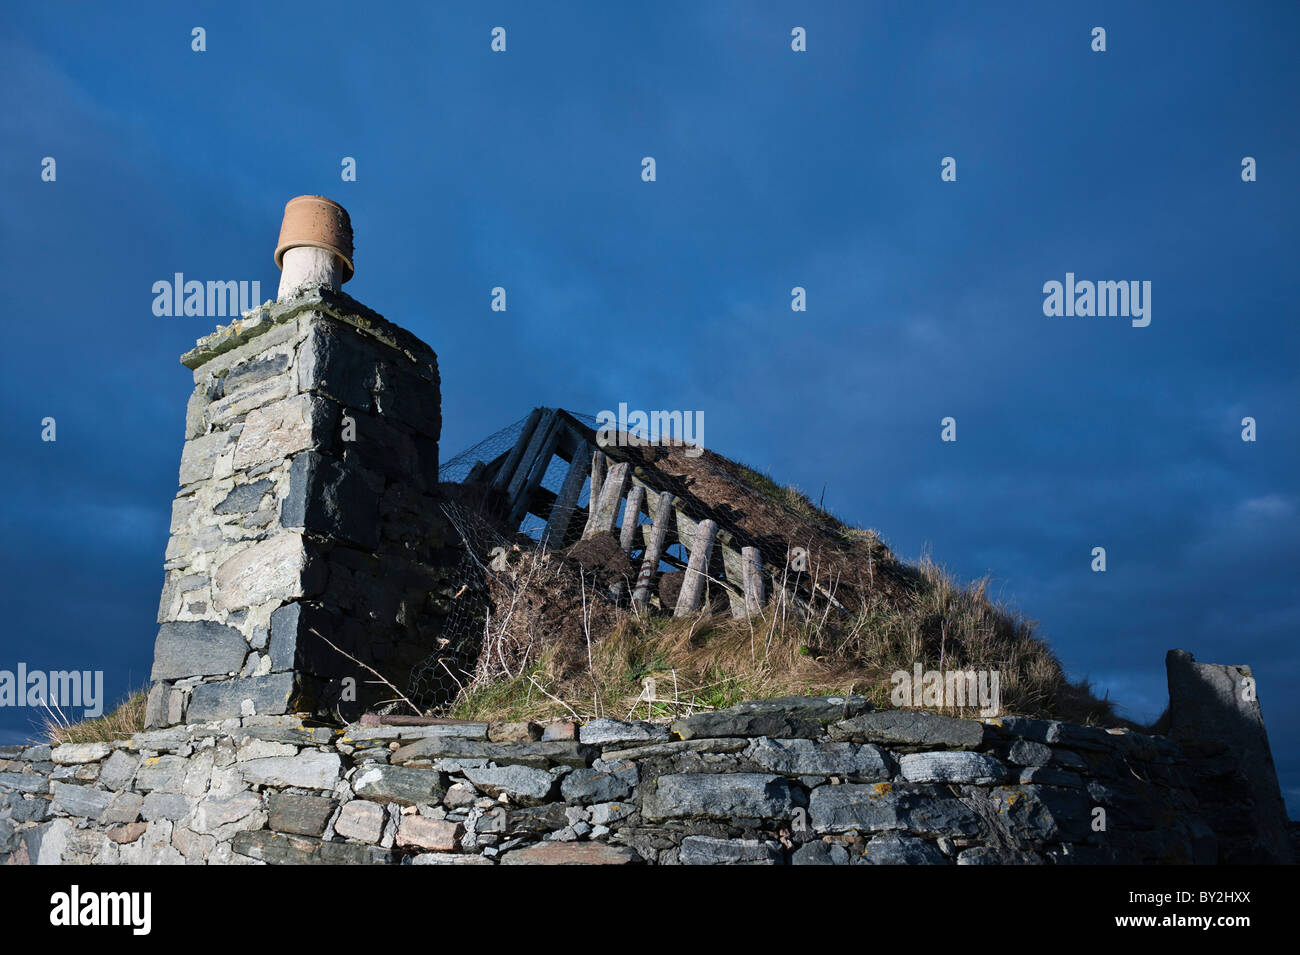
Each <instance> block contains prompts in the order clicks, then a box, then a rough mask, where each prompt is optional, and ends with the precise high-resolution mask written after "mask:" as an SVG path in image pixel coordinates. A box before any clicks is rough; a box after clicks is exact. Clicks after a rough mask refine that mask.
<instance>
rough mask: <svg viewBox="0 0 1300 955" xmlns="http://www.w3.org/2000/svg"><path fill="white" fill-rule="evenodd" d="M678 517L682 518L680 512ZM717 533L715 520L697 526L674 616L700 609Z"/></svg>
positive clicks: (681, 615) (682, 615)
mask: <svg viewBox="0 0 1300 955" xmlns="http://www.w3.org/2000/svg"><path fill="white" fill-rule="evenodd" d="M678 518H679V519H680V518H681V514H680V512H679V513H678ZM679 534H680V531H679ZM717 534H718V525H717V523H716V522H715V521H710V520H703V521H700V523H699V524H698V525H697V526H696V528H695V539H694V541H693V546H692V547H691V559H690V560H689V561H688V562H687V564H686V578H685V579H684V580H683V581H682V590H681V593H680V594H678V595H677V607H676V608H675V609H674V610H673V615H674V616H676V617H688V616H690V615H691V614H693V613H696V612H697V611H698V610H699V609H700V597H701V596H702V595H703V593H704V584H705V578H706V577H707V576H708V573H707V572H708V569H709V557H710V556H711V555H712V553H713V539H714V538H715V537H716V536H717Z"/></svg>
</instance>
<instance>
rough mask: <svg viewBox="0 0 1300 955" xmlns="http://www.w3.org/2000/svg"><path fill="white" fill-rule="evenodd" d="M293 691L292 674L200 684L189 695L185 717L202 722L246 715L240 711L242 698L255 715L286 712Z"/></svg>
mask: <svg viewBox="0 0 1300 955" xmlns="http://www.w3.org/2000/svg"><path fill="white" fill-rule="evenodd" d="M293 693H294V677H293V674H292V673H271V674H268V675H266V676H254V677H247V678H244V679H235V680H224V681H221V682H219V683H201V684H199V685H198V686H196V687H195V688H194V692H193V694H191V696H190V705H189V707H188V708H187V709H186V711H185V718H186V719H187V720H189V721H190V722H202V721H206V720H224V719H232V718H235V717H239V716H241V715H248V714H246V713H244V701H245V700H251V701H252V704H253V712H254V713H257V714H279V713H286V712H288V710H289V703H290V701H291V700H292V699H293Z"/></svg>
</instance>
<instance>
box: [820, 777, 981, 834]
mask: <svg viewBox="0 0 1300 955" xmlns="http://www.w3.org/2000/svg"><path fill="white" fill-rule="evenodd" d="M808 815H809V817H810V820H811V822H812V827H813V829H814V830H816V831H817V832H850V831H853V830H864V831H873V832H874V831H882V830H889V829H908V830H911V831H913V832H919V833H925V834H930V835H960V836H970V835H974V834H975V833H977V832H978V831H979V829H980V825H979V818H978V817H977V816H976V815H975V813H974V811H973V810H972V809H971V808H970V807H969V806H967V805H965V804H964V803H963V802H961V801H960V800H958V799H953V798H947V797H943V796H940V795H938V794H937V793H933V792H900V791H898V790H897V789H895V788H894V787H892V786H888V785H883V784H877V785H874V786H873V785H851V784H850V785H843V786H818V787H817V788H816V789H814V790H813V791H812V796H811V797H810V798H809V801H808Z"/></svg>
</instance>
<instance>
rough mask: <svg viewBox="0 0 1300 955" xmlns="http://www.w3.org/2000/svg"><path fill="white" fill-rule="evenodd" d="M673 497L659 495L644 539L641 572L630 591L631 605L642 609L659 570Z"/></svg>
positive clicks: (646, 602) (666, 493)
mask: <svg viewBox="0 0 1300 955" xmlns="http://www.w3.org/2000/svg"><path fill="white" fill-rule="evenodd" d="M674 500H675V498H674V497H673V496H672V495H671V494H669V493H668V492H667V491H664V492H663V493H661V494H660V495H659V504H658V506H657V507H656V508H655V511H654V514H653V515H651V516H652V517H653V518H654V525H653V526H652V527H651V529H650V535H649V537H648V539H647V540H646V545H645V559H644V560H642V561H641V572H640V573H639V574H638V575H637V578H636V590H635V591H634V592H633V593H632V606H633V607H634V608H636V609H637V610H644V609H645V608H646V606H647V604H649V602H650V585H651V584H652V583H653V582H654V578H655V575H656V574H657V573H658V572H659V560H660V558H661V556H662V555H663V552H664V540H665V539H666V538H667V537H668V527H669V525H670V524H671V523H672V521H673V501H674Z"/></svg>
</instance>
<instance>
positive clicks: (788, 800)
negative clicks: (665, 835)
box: [642, 773, 802, 820]
mask: <svg viewBox="0 0 1300 955" xmlns="http://www.w3.org/2000/svg"><path fill="white" fill-rule="evenodd" d="M796 795H798V796H799V797H800V798H799V800H798V801H799V802H801V801H802V794H796V792H795V791H794V790H793V789H792V788H791V786H790V782H789V780H787V779H786V778H785V777H784V776H768V775H763V774H760V773H727V774H716V775H714V774H707V773H674V774H671V775H667V776H660V777H659V778H658V779H657V780H656V781H655V783H654V789H653V792H652V793H649V794H647V795H646V796H645V798H644V802H643V807H642V813H643V815H644V816H645V817H646V818H647V819H650V820H656V819H678V818H691V817H698V818H712V819H730V818H733V817H742V818H753V819H787V818H789V816H790V814H791V812H792V811H793V810H794V808H795V806H796V805H797V804H798V803H797V801H796Z"/></svg>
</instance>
